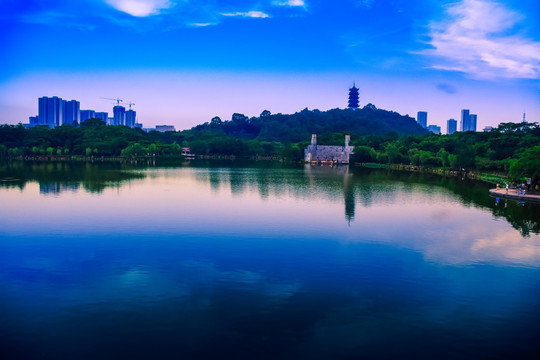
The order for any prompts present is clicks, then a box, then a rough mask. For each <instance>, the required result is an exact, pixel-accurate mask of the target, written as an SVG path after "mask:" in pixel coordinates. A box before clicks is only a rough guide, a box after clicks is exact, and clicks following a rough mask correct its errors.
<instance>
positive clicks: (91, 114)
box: [81, 110, 96, 122]
mask: <svg viewBox="0 0 540 360" xmlns="http://www.w3.org/2000/svg"><path fill="white" fill-rule="evenodd" d="M95 117H96V112H95V111H94V110H81V122H83V121H86V120H88V119H93V118H95Z"/></svg>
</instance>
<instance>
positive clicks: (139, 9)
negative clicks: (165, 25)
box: [105, 0, 173, 17]
mask: <svg viewBox="0 0 540 360" xmlns="http://www.w3.org/2000/svg"><path fill="white" fill-rule="evenodd" d="M105 1H106V2H107V3H108V4H109V5H110V6H112V7H114V8H115V9H117V10H119V11H122V12H125V13H127V14H130V15H132V16H136V17H146V16H150V15H157V14H159V13H160V12H161V10H164V9H168V8H170V7H171V6H172V5H173V4H172V2H171V0H105Z"/></svg>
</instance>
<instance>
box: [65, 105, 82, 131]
mask: <svg viewBox="0 0 540 360" xmlns="http://www.w3.org/2000/svg"><path fill="white" fill-rule="evenodd" d="M63 105H64V122H63V123H64V124H67V125H73V123H75V122H76V123H77V124H78V123H80V122H81V108H80V106H81V104H80V103H79V102H78V101H77V100H71V101H66V100H63Z"/></svg>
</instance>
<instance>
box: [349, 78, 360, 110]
mask: <svg viewBox="0 0 540 360" xmlns="http://www.w3.org/2000/svg"><path fill="white" fill-rule="evenodd" d="M359 106H360V93H359V89H358V88H357V87H356V85H355V84H354V83H353V87H352V88H350V89H349V103H348V107H349V108H350V109H358V107H359Z"/></svg>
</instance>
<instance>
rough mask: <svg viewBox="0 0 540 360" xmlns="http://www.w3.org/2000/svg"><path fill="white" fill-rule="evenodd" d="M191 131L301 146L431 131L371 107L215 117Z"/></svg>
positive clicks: (369, 105)
mask: <svg viewBox="0 0 540 360" xmlns="http://www.w3.org/2000/svg"><path fill="white" fill-rule="evenodd" d="M191 131H195V132H197V131H201V132H205V131H211V132H214V133H222V134H224V135H229V136H233V137H236V138H240V139H257V140H259V141H278V142H281V143H297V142H300V141H307V140H309V139H311V134H319V135H321V134H330V133H346V134H350V135H352V137H353V138H354V137H360V136H365V135H385V134H387V133H390V132H396V133H397V134H399V135H419V134H425V133H427V131H426V130H425V129H424V128H422V127H421V126H420V125H418V123H417V122H416V121H415V120H414V119H413V118H411V117H409V116H403V115H400V114H398V113H396V112H393V111H386V110H381V109H377V108H376V107H375V106H374V105H372V104H368V105H366V106H365V107H364V108H362V109H356V110H353V109H344V110H343V109H333V110H328V111H319V110H311V111H310V110H307V109H304V110H302V111H300V112H297V113H295V114H291V115H284V114H271V113H270V112H269V111H266V110H265V111H263V112H262V113H261V116H259V117H253V118H248V117H247V116H244V115H243V114H238V113H236V114H233V116H232V119H231V120H230V121H222V120H221V119H220V118H218V117H214V118H213V119H212V120H211V121H210V122H209V123H204V124H202V125H198V126H195V127H194V128H192V129H191Z"/></svg>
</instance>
